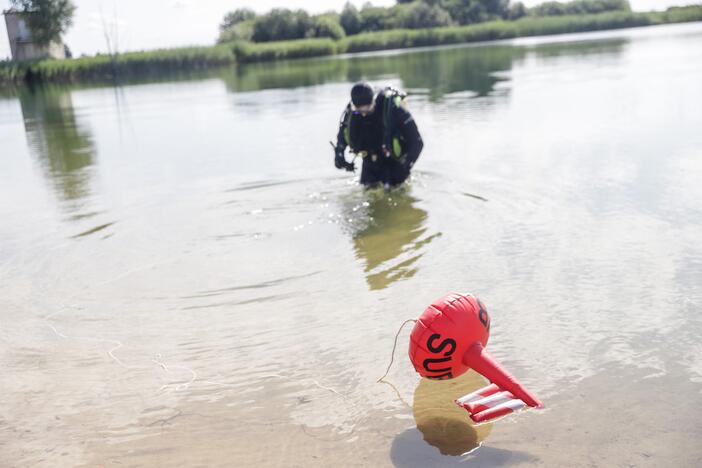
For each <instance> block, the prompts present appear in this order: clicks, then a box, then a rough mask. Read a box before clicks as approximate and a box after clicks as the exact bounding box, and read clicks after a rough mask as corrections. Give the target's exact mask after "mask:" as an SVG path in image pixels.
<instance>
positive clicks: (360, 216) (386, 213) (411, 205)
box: [344, 188, 441, 290]
mask: <svg viewBox="0 0 702 468" xmlns="http://www.w3.org/2000/svg"><path fill="white" fill-rule="evenodd" d="M417 201H418V200H417V199H416V198H414V197H412V196H411V195H410V194H409V191H408V189H406V188H404V189H399V190H395V191H392V192H385V191H383V190H382V189H377V190H369V191H367V192H366V193H365V197H364V201H363V202H361V203H358V204H355V205H353V206H347V207H346V212H347V213H346V215H345V216H344V218H345V219H347V220H352V221H353V222H354V223H352V226H353V228H352V229H353V230H352V237H353V243H354V248H355V251H356V258H358V259H359V260H361V261H362V262H363V263H364V271H365V273H366V280H367V281H368V285H369V286H370V288H371V289H372V290H379V289H385V288H386V287H388V286H389V285H390V284H392V283H393V282H395V281H398V280H400V279H403V278H411V277H412V276H414V275H415V274H416V273H417V265H416V263H417V261H418V260H419V259H420V258H421V257H422V255H423V254H424V252H425V251H426V246H427V245H428V244H429V243H431V241H432V240H433V239H435V238H436V237H437V236H440V235H441V233H434V234H429V233H427V227H426V221H427V212H426V211H424V210H423V209H421V208H418V207H417V206H416V203H417Z"/></svg>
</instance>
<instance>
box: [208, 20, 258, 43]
mask: <svg viewBox="0 0 702 468" xmlns="http://www.w3.org/2000/svg"><path fill="white" fill-rule="evenodd" d="M253 28H254V21H253V20H249V21H242V22H240V23H236V24H234V25H233V26H230V27H228V28H227V29H225V30H223V31H222V32H221V33H220V34H219V37H218V38H217V43H219V44H221V43H223V42H234V41H250V40H251V38H252V37H253Z"/></svg>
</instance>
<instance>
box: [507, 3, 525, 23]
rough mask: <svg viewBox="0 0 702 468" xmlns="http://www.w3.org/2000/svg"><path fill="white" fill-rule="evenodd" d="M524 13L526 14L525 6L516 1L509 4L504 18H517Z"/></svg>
mask: <svg viewBox="0 0 702 468" xmlns="http://www.w3.org/2000/svg"><path fill="white" fill-rule="evenodd" d="M526 14H527V8H526V6H524V4H523V3H522V2H516V3H512V4H510V6H509V11H508V12H507V17H506V19H508V20H517V19H519V18H521V17H522V16H526Z"/></svg>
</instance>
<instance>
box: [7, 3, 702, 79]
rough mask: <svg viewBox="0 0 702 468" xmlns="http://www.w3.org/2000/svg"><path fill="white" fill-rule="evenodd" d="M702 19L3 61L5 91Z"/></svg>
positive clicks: (624, 18) (618, 16) (662, 17)
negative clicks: (35, 86) (276, 61)
mask: <svg viewBox="0 0 702 468" xmlns="http://www.w3.org/2000/svg"><path fill="white" fill-rule="evenodd" d="M692 21H702V5H691V6H686V7H673V8H669V9H668V10H666V11H663V12H646V13H634V12H608V13H600V14H594V15H577V16H548V17H531V16H527V17H523V18H520V19H518V20H515V21H491V22H486V23H479V24H474V25H469V26H460V27H446V28H434V29H396V30H390V31H379V32H372V33H363V34H357V35H354V36H348V37H346V38H344V39H341V40H338V41H336V40H333V39H300V40H294V41H282V42H266V43H249V42H234V43H226V44H219V45H215V46H209V47H188V48H178V49H164V50H154V51H147V52H128V53H123V54H118V55H114V56H110V55H98V56H95V57H81V58H76V59H67V60H41V61H38V62H0V86H17V85H19V86H22V85H26V84H42V83H77V82H109V81H118V80H126V79H130V78H148V77H150V76H153V77H158V76H163V75H166V74H168V73H173V72H182V71H194V70H204V69H210V68H217V67H221V66H226V65H232V64H237V63H250V62H263V61H272V60H286V59H296V58H305V57H321V56H328V55H336V54H343V53H353V52H366V51H377V50H389V49H404V48H411V47H426V46H434V45H446V44H462V43H470V42H479V41H492V40H501V39H512V38H516V37H526V36H542V35H551V34H565V33H575V32H587V31H602V30H608V29H621V28H631V27H641V26H652V25H658V24H668V23H684V22H692Z"/></svg>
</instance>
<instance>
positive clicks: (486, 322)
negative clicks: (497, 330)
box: [478, 299, 490, 331]
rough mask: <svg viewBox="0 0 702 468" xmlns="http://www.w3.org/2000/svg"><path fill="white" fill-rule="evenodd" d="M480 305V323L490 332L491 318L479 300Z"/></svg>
mask: <svg viewBox="0 0 702 468" xmlns="http://www.w3.org/2000/svg"><path fill="white" fill-rule="evenodd" d="M478 305H479V306H480V310H479V311H478V318H479V319H480V323H482V324H483V326H484V327H485V329H487V330H488V331H489V330H490V316H489V315H488V313H487V310H485V305H484V304H483V303H482V301H481V300H480V299H478Z"/></svg>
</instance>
